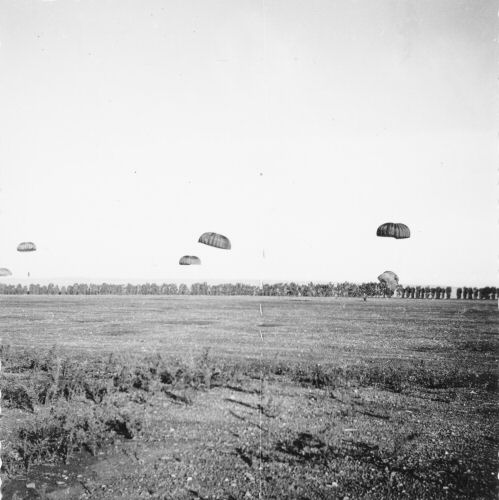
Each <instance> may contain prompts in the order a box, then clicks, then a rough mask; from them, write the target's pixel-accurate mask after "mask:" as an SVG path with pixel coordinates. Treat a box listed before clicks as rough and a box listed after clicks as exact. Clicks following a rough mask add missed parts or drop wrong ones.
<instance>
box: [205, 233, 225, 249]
mask: <svg viewBox="0 0 499 500" xmlns="http://www.w3.org/2000/svg"><path fill="white" fill-rule="evenodd" d="M198 241H199V243H204V244H205V245H208V246H210V247H215V248H222V249H223V250H230V248H231V246H230V241H229V238H227V237H226V236H223V235H222V234H217V233H203V234H202V235H201V236H200V237H199V240H198Z"/></svg>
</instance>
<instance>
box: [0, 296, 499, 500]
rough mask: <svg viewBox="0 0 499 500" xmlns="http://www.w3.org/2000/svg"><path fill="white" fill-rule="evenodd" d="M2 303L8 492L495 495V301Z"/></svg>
mask: <svg viewBox="0 0 499 500" xmlns="http://www.w3.org/2000/svg"><path fill="white" fill-rule="evenodd" d="M260 304H261V306H262V307H261V312H260ZM0 308H1V309H0V310H1V313H0V314H1V318H2V322H1V325H0V328H1V332H0V333H1V338H2V365H3V370H2V392H3V404H2V410H3V415H2V420H1V431H2V436H1V437H2V443H3V462H4V463H3V481H4V490H3V493H4V498H18V499H19V498H97V499H99V498H123V499H125V498H127V499H129V498H132V499H133V498H157V499H160V498H161V499H162V498H175V499H177V498H341V499H344V498H345V497H348V498H350V499H354V498H379V499H381V498H428V499H430V498H453V499H454V498H493V497H494V498H495V496H496V493H497V491H496V475H497V470H498V462H497V454H496V452H497V445H498V442H497V438H496V436H497V435H498V433H497V424H496V422H497V414H498V407H497V373H496V367H497V355H498V341H497V332H498V326H499V313H498V311H497V305H496V304H495V302H489V301H473V302H465V301H457V300H447V301H443V300H440V301H438V300H433V301H429V300H411V301H407V300H396V299H387V300H383V299H370V300H368V301H367V302H363V301H362V300H358V299H333V298H322V299H317V298H281V297H198V296H197V297H189V296H186V297H162V296H159V297H157V296H155V297H147V296H146V297H144V296H135V297H129V296H126V297H118V296H114V297H109V296H98V297H94V296H73V297H67V296H66V297H63V296H56V297H50V296H7V297H2V298H1V299H0ZM27 486H29V488H28V487H27Z"/></svg>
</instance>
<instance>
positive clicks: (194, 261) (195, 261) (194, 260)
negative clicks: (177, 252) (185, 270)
mask: <svg viewBox="0 0 499 500" xmlns="http://www.w3.org/2000/svg"><path fill="white" fill-rule="evenodd" d="M178 263H179V264H180V265H181V266H199V265H201V259H200V258H199V257H196V256H195V255H184V256H183V257H181V258H180V260H179V261H178Z"/></svg>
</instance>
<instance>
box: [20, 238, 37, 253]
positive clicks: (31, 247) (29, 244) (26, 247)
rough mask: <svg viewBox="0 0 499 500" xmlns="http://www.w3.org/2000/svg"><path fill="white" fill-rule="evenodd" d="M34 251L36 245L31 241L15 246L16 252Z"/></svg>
mask: <svg viewBox="0 0 499 500" xmlns="http://www.w3.org/2000/svg"><path fill="white" fill-rule="evenodd" d="M35 250H36V245H35V244H34V243H33V242H31V241H23V242H22V243H19V245H17V251H18V252H34V251H35Z"/></svg>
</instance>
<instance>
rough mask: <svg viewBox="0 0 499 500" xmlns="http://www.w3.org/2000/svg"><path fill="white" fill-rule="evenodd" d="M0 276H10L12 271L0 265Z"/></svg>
mask: <svg viewBox="0 0 499 500" xmlns="http://www.w3.org/2000/svg"><path fill="white" fill-rule="evenodd" d="M0 276H12V273H11V272H10V270H9V269H7V268H6V267H0Z"/></svg>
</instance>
